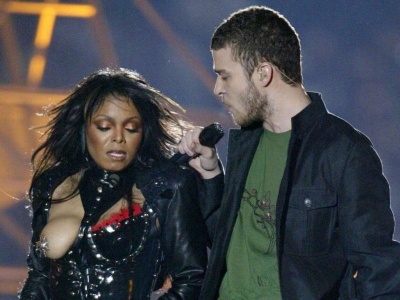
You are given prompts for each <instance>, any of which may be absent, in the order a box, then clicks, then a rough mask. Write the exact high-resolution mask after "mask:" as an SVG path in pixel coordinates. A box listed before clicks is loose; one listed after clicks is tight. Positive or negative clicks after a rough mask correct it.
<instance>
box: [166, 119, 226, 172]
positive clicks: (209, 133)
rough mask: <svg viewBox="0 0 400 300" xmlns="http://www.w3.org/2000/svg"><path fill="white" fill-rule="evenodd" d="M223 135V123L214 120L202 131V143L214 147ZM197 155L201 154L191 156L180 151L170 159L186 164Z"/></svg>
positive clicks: (200, 138)
mask: <svg viewBox="0 0 400 300" xmlns="http://www.w3.org/2000/svg"><path fill="white" fill-rule="evenodd" d="M223 136H224V131H223V129H222V126H221V124H219V123H217V122H214V123H212V124H210V125H208V126H207V127H204V129H203V130H202V131H201V132H200V135H199V140H200V144H201V145H203V146H206V147H209V148H214V147H215V145H216V144H217V143H218V142H219V140H220V139H221V138H222V137H223ZM197 156H199V155H198V154H196V155H194V156H189V155H187V154H181V153H180V152H178V153H176V154H174V155H173V156H172V157H171V158H170V161H172V162H175V163H178V164H185V163H187V162H189V161H190V160H191V159H193V158H196V157H197Z"/></svg>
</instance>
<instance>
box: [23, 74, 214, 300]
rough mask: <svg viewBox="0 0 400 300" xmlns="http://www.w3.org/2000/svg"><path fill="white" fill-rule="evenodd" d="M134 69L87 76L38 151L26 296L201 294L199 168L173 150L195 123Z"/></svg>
mask: <svg viewBox="0 0 400 300" xmlns="http://www.w3.org/2000/svg"><path fill="white" fill-rule="evenodd" d="M176 109H181V108H180V107H179V105H178V104H176V103H175V102H173V101H172V100H171V99H169V98H168V97H166V96H164V95H163V94H161V93H160V92H159V91H157V90H155V89H154V88H152V87H150V86H149V85H147V84H146V82H145V81H144V79H143V78H142V77H141V76H140V75H139V74H137V73H136V72H134V71H130V70H127V69H115V70H112V69H105V70H100V71H98V72H95V73H93V74H92V75H90V76H89V77H87V78H85V79H84V80H83V81H82V82H81V83H80V84H79V85H78V86H77V87H76V89H75V91H74V92H73V93H72V94H71V95H70V96H68V97H67V98H66V99H65V100H64V101H62V102H61V103H60V104H59V105H57V106H55V107H54V108H52V109H50V111H49V115H50V116H52V119H51V121H50V122H49V123H48V124H47V126H46V127H47V131H46V133H47V138H46V140H45V141H44V143H43V144H42V145H41V146H40V147H39V148H38V149H37V150H36V151H35V152H34V153H33V156H32V164H33V166H34V175H33V179H32V184H31V187H30V190H29V195H30V199H31V204H32V211H33V219H32V229H33V236H32V242H31V247H30V253H29V256H28V266H29V274H28V278H27V280H26V282H25V284H24V287H23V289H22V291H21V293H20V299H69V300H71V299H72V300H73V299H113V300H119V299H150V294H151V292H152V291H153V290H155V289H158V288H159V287H160V286H161V285H162V283H163V282H164V281H165V280H166V279H167V277H168V278H169V282H170V288H169V289H168V291H167V292H166V293H165V294H163V295H162V296H161V297H160V299H197V297H198V293H199V290H200V287H201V284H202V280H203V276H204V272H205V267H206V263H207V251H206V242H207V237H206V229H205V226H204V223H203V220H202V217H201V214H200V210H199V207H198V204H197V200H198V195H199V181H198V178H197V177H196V175H195V173H194V171H192V170H190V169H188V168H185V167H183V166H179V165H177V164H174V163H172V162H170V161H169V160H168V158H169V157H170V156H171V155H172V154H173V147H174V146H175V145H176V144H177V143H178V142H179V140H180V137H181V136H182V134H183V133H184V131H185V130H186V129H187V128H188V125H187V123H185V122H183V121H181V120H180V119H178V117H177V116H178V115H177V114H176V113H175V112H173V111H172V110H176Z"/></svg>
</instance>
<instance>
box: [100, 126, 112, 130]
mask: <svg viewBox="0 0 400 300" xmlns="http://www.w3.org/2000/svg"><path fill="white" fill-rule="evenodd" d="M97 129H98V130H100V131H107V130H109V129H110V127H107V126H97Z"/></svg>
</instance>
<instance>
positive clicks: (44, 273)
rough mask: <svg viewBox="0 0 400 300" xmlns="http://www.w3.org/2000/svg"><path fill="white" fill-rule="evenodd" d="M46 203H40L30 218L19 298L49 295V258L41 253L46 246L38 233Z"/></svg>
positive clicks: (41, 298) (32, 299)
mask: <svg viewBox="0 0 400 300" xmlns="http://www.w3.org/2000/svg"><path fill="white" fill-rule="evenodd" d="M45 207H46V204H45V203H42V205H41V206H40V207H38V208H37V209H36V210H35V211H34V214H33V219H32V230H33V232H32V240H31V244H30V247H29V249H30V250H29V254H28V258H27V263H28V278H27V279H26V281H25V282H24V285H23V287H22V290H21V291H20V293H19V295H18V296H19V299H21V300H47V299H50V296H49V281H50V280H49V278H48V274H49V270H50V260H49V259H48V258H46V257H44V255H43V250H44V248H45V247H46V240H43V239H42V240H40V233H41V231H42V228H43V227H44V224H45V223H46V222H47V212H48V209H47V208H45Z"/></svg>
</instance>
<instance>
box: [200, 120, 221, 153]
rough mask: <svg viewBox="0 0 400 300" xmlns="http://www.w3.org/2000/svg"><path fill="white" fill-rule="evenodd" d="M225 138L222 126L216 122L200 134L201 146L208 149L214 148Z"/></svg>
mask: <svg viewBox="0 0 400 300" xmlns="http://www.w3.org/2000/svg"><path fill="white" fill-rule="evenodd" d="M223 136H224V130H223V129H222V126H221V124H219V123H217V122H215V123H212V124H210V125H208V126H207V127H204V129H203V130H202V131H201V132H200V135H199V140H200V144H202V145H203V146H206V147H210V148H214V147H215V145H216V144H217V143H218V141H219V140H220V139H221V138H222V137H223Z"/></svg>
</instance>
